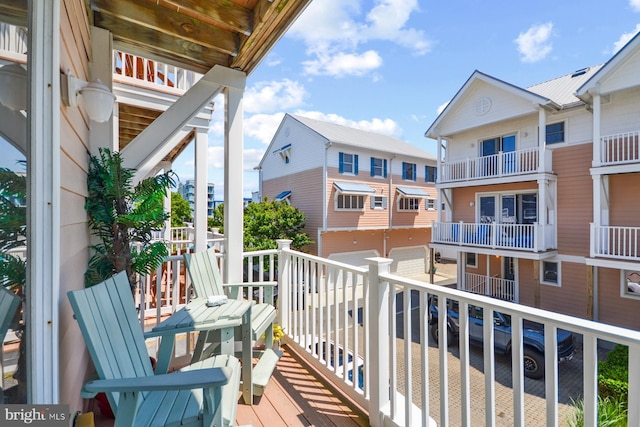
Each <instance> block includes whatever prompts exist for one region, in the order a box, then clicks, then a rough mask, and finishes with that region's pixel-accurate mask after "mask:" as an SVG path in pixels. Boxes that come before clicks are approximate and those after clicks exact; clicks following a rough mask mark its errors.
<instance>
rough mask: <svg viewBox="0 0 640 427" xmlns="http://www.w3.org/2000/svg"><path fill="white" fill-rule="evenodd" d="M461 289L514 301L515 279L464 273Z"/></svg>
mask: <svg viewBox="0 0 640 427" xmlns="http://www.w3.org/2000/svg"><path fill="white" fill-rule="evenodd" d="M461 285H462V289H463V290H465V291H467V292H473V293H474V294H480V295H487V296H489V297H492V298H498V299H501V300H504V301H511V302H514V301H515V297H516V295H515V289H516V286H515V281H513V280H509V279H502V278H500V277H493V276H489V277H487V276H485V275H483V274H475V273H466V274H465V280H464V283H461Z"/></svg>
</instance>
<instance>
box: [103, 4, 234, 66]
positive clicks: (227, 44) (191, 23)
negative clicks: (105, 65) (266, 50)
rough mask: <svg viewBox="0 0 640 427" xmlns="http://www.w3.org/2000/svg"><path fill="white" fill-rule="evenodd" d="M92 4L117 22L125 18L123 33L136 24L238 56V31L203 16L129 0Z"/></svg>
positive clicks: (123, 20) (104, 16) (104, 15)
mask: <svg viewBox="0 0 640 427" xmlns="http://www.w3.org/2000/svg"><path fill="white" fill-rule="evenodd" d="M92 4H93V8H94V10H95V11H97V12H98V13H99V14H100V15H101V17H102V19H105V18H106V15H108V16H110V17H111V18H112V20H113V22H118V21H119V22H122V23H123V24H121V27H123V28H121V29H120V31H122V32H123V33H126V32H127V31H126V28H127V27H129V28H131V27H132V26H131V24H133V27H136V26H140V27H146V28H148V29H150V30H153V31H157V32H160V33H164V34H166V35H169V36H172V37H177V38H179V39H181V40H184V41H185V42H190V43H195V44H197V45H199V46H204V47H206V48H209V49H215V50H219V51H220V52H222V53H225V54H227V55H231V56H235V55H237V53H238V37H237V34H236V33H235V32H232V31H229V30H227V29H223V28H219V27H217V26H215V25H211V23H205V22H203V21H202V19H194V18H193V17H191V16H187V15H186V14H184V13H176V12H175V11H172V10H171V9H168V8H166V7H160V6H157V5H155V4H153V5H152V4H149V3H140V2H132V1H128V0H94V1H93V3H92ZM124 23H126V24H124ZM130 31H131V30H129V32H130ZM114 34H119V33H116V32H114Z"/></svg>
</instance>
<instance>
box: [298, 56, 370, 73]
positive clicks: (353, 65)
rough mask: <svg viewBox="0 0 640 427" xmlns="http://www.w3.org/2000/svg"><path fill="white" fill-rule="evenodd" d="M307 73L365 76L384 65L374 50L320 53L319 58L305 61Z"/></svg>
mask: <svg viewBox="0 0 640 427" xmlns="http://www.w3.org/2000/svg"><path fill="white" fill-rule="evenodd" d="M303 65H304V70H305V73H307V74H310V75H317V76H321V75H329V76H336V77H344V76H363V75H365V74H367V73H369V72H370V71H372V70H375V69H377V68H379V67H380V66H381V65H382V58H381V57H380V55H379V54H378V52H376V51H374V50H369V51H366V52H364V53H362V54H354V53H342V52H339V53H337V54H335V55H324V54H318V56H317V59H315V60H312V61H305V62H303Z"/></svg>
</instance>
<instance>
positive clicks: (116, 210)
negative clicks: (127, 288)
mask: <svg viewBox="0 0 640 427" xmlns="http://www.w3.org/2000/svg"><path fill="white" fill-rule="evenodd" d="M134 174H135V170H134V169H130V168H125V167H123V165H122V157H121V155H120V153H117V152H114V153H112V152H111V151H110V150H108V149H100V155H99V156H90V160H89V173H88V175H87V186H88V190H89V191H88V197H87V201H86V203H85V210H86V211H87V213H88V215H89V228H90V230H91V232H92V234H93V235H95V236H97V237H98V238H99V239H100V243H98V244H96V245H93V246H91V249H92V252H93V255H92V256H91V259H90V260H89V267H88V269H87V271H86V273H85V284H86V285H87V286H91V285H95V284H96V283H99V282H101V281H103V280H106V279H107V278H109V277H110V276H112V275H113V274H115V273H118V272H120V271H126V272H127V276H128V277H129V283H130V284H131V287H132V289H133V288H134V287H135V284H136V274H148V273H150V272H151V271H152V270H153V269H155V268H157V267H158V266H159V265H160V264H161V263H162V261H163V259H164V258H165V257H166V256H167V255H168V251H167V247H166V245H165V244H164V243H163V242H155V243H151V237H152V231H154V230H157V229H158V228H162V227H163V226H164V221H165V220H166V219H167V218H168V215H169V214H168V213H165V212H164V209H163V203H162V201H163V199H164V197H165V196H166V194H167V190H168V188H169V187H170V186H172V185H174V174H173V173H172V172H167V173H164V174H160V175H156V176H153V177H150V178H147V179H144V180H142V181H140V182H139V183H138V184H137V185H136V186H135V187H134V186H133V176H134Z"/></svg>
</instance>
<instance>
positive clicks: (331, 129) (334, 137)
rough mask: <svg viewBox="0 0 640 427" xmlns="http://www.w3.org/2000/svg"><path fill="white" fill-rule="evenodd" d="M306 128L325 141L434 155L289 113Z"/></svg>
mask: <svg viewBox="0 0 640 427" xmlns="http://www.w3.org/2000/svg"><path fill="white" fill-rule="evenodd" d="M290 116H291V117H293V118H294V119H295V120H297V121H299V122H300V123H302V124H303V125H305V126H307V127H308V128H310V129H312V130H314V131H315V132H317V133H318V134H319V135H321V136H323V137H324V138H326V139H327V142H332V143H337V144H343V145H348V146H352V147H358V148H363V149H366V150H375V151H380V152H384V153H390V154H403V155H406V156H411V157H418V158H421V159H427V160H433V161H434V162H435V160H436V156H434V155H433V154H430V153H428V152H426V151H424V150H421V149H420V148H418V147H416V146H414V145H411V144H409V143H408V142H404V141H401V140H399V139H397V138H394V137H392V136H388V135H382V134H379V133H373V132H368V131H365V130H361V129H355V128H351V127H348V126H342V125H338V124H335V123H329V122H323V121H320V120H315V119H310V118H308V117H302V116H297V115H290Z"/></svg>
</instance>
